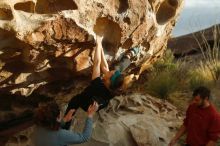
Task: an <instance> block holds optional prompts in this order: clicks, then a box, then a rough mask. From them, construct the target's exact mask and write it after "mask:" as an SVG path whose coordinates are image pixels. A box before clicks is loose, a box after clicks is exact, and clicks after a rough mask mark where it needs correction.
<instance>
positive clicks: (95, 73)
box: [92, 36, 102, 80]
mask: <svg viewBox="0 0 220 146" xmlns="http://www.w3.org/2000/svg"><path fill="white" fill-rule="evenodd" d="M96 44H97V46H96V48H95V55H94V64H93V71H92V80H94V79H95V78H97V77H100V65H101V51H102V38H101V37H99V36H97V38H96Z"/></svg>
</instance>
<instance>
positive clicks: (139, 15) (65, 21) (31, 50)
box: [0, 0, 182, 145]
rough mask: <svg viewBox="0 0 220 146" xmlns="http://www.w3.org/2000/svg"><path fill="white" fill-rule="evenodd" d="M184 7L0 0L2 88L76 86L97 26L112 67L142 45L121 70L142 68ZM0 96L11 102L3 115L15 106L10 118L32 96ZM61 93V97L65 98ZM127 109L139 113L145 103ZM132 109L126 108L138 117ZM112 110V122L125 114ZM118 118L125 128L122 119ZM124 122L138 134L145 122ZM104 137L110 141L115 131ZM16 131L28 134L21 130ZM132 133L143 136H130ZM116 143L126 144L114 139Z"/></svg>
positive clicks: (153, 0)
mask: <svg viewBox="0 0 220 146" xmlns="http://www.w3.org/2000/svg"><path fill="white" fill-rule="evenodd" d="M181 7H182V0H162V1H159V0H138V1H137V0H132V1H131V0H130V1H128V0H74V1H73V0H0V91H1V93H7V94H8V93H10V94H16V95H23V96H22V97H24V98H25V96H29V97H28V98H30V97H32V96H30V95H32V94H33V91H35V93H42V92H43V93H47V94H49V93H53V95H54V94H57V93H59V91H61V90H62V91H64V90H65V91H68V90H69V89H70V90H72V89H74V90H76V86H75V85H76V84H77V85H78V84H81V83H82V82H84V81H85V82H87V83H88V79H89V78H90V74H91V66H92V64H93V49H94V47H95V46H96V44H95V40H94V35H95V34H98V35H102V36H104V39H103V42H102V44H103V47H104V50H105V55H106V58H107V60H108V63H109V65H110V67H111V68H112V67H113V65H114V63H115V62H117V61H118V60H119V58H120V56H121V55H122V54H123V53H124V52H126V51H127V50H128V49H129V48H131V47H135V46H141V48H142V50H141V55H140V56H139V57H138V58H137V60H136V61H135V62H134V63H133V65H131V66H130V67H129V68H128V69H127V70H126V71H125V73H126V74H127V75H131V77H132V74H136V75H139V74H140V73H141V72H142V71H144V70H145V69H146V68H147V67H148V66H149V65H150V64H152V63H153V62H154V61H155V60H157V59H158V58H159V57H160V56H161V55H162V54H163V52H164V50H165V49H166V44H167V40H168V39H169V36H170V33H171V30H172V28H173V27H174V25H175V23H176V20H177V16H178V15H179V13H180V10H181ZM128 81H129V80H127V82H128ZM0 96H1V97H0V99H3V101H2V103H5V102H6V101H7V103H8V105H7V109H4V110H2V109H3V108H2V109H1V114H0V115H3V116H1V117H0V119H3V120H5V119H4V117H5V116H6V117H8V115H7V114H6V115H5V113H6V112H9V113H10V112H12V113H13V118H14V117H16V116H19V114H22V111H25V109H26V105H25V104H22V103H23V102H25V103H26V102H27V106H29V105H30V104H29V102H31V100H30V99H31V98H30V99H29V100H28V98H25V100H24V101H23V102H22V100H21V103H20V105H19V106H14V105H13V104H12V103H13V98H9V99H10V100H8V99H7V98H5V97H6V96H4V94H0ZM63 98H64V99H62V102H67V101H68V100H69V98H66V97H63ZM115 104H116V103H115ZM21 105H24V107H25V108H24V107H22V106H21ZM35 106H36V105H35ZM35 106H33V107H30V108H28V109H33V108H34V107H35ZM17 110H18V111H19V112H18V114H16V112H17ZM130 110H131V112H132V111H134V110H137V113H139V112H140V111H139V110H142V112H144V111H145V108H142V107H140V109H139V107H138V108H137V107H134V108H133V107H132V108H131V109H130ZM2 113H4V114H2ZM137 113H136V114H137ZM109 114H110V113H109ZM126 114H128V115H129V112H127V113H126ZM136 114H134V113H133V114H131V115H129V116H131V118H135V115H136ZM141 115H142V116H143V117H142V118H145V116H146V114H141ZM144 115H145V116H144ZM109 116H111V114H110V115H109ZM132 116H133V117H132ZM153 116H154V115H153ZM114 118H115V116H113V115H112V118H111V119H112V120H113V122H114V121H117V120H123V118H126V117H123V116H120V118H122V119H118V118H116V119H114ZM149 118H150V117H149ZM9 119H10V114H9ZM149 120H150V119H149ZM137 122H140V123H144V121H143V120H142V121H137ZM98 123H99V122H98ZM125 123H126V119H125ZM134 123H135V124H137V123H136V122H134ZM144 124H145V123H144ZM125 125H126V124H125ZM115 126H116V127H117V126H118V127H119V128H122V131H123V127H121V125H115ZM127 126H128V125H127ZM129 126H130V127H129V130H128V131H130V132H131V133H132V135H131V133H130V134H128V133H127V134H126V130H125V129H124V131H125V132H124V133H121V134H122V135H123V134H125V136H126V137H132V136H133V137H138V136H137V135H138V133H140V132H142V130H143V129H142V127H132V126H133V125H129ZM110 128H111V127H110ZM97 129H98V128H97ZM109 130H111V129H109ZM113 130H114V129H113ZM148 130H149V129H148ZM102 132H105V131H102ZM106 136H107V135H106ZM112 136H114V135H112ZM151 136H152V135H149V137H151ZM107 137H110V138H108V139H107V143H108V141H109V140H112V139H113V137H112V138H111V136H107ZM162 138H166V137H162ZM18 139H19V138H18ZM21 139H23V141H26V140H27V139H26V138H25V137H24V136H21ZM24 139H25V140H24ZM97 139H100V137H99V135H98V136H96V138H94V140H97ZM14 140H16V138H15V139H14ZM143 140H144V139H143ZM157 140H158V139H157ZM135 141H136V142H137V143H145V140H144V141H139V139H138V138H133V142H134V143H135ZM162 141H163V140H162ZM154 142H156V140H155V141H154ZM98 143H99V144H100V145H102V144H103V143H100V142H98ZM105 143H106V142H105ZM113 143H114V144H115V145H117V143H122V144H123V142H119V141H117V139H116V140H115V142H113Z"/></svg>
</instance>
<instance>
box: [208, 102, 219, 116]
mask: <svg viewBox="0 0 220 146" xmlns="http://www.w3.org/2000/svg"><path fill="white" fill-rule="evenodd" d="M209 110H210V114H211V115H212V116H213V117H220V114H219V112H218V111H217V109H216V107H215V106H214V105H213V104H210V108H209Z"/></svg>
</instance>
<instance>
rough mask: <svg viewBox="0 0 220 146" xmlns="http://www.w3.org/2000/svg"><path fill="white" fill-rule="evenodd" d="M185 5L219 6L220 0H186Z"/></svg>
mask: <svg viewBox="0 0 220 146" xmlns="http://www.w3.org/2000/svg"><path fill="white" fill-rule="evenodd" d="M185 7H218V8H220V0H185Z"/></svg>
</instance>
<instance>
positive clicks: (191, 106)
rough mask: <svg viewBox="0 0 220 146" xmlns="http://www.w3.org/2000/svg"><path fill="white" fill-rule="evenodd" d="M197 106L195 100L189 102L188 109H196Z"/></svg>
mask: <svg viewBox="0 0 220 146" xmlns="http://www.w3.org/2000/svg"><path fill="white" fill-rule="evenodd" d="M195 107H196V104H195V103H193V102H191V103H190V104H189V106H188V110H192V109H194V108H195Z"/></svg>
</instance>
